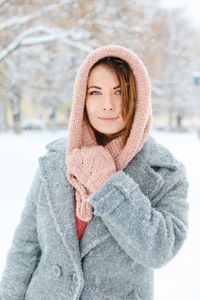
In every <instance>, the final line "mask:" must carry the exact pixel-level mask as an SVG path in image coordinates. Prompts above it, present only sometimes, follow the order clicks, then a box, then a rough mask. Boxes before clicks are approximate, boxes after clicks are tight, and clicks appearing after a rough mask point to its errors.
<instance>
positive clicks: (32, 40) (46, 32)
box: [0, 25, 91, 61]
mask: <svg viewBox="0 0 200 300" xmlns="http://www.w3.org/2000/svg"><path fill="white" fill-rule="evenodd" d="M38 33H42V35H39V36H36V37H34V34H38ZM55 41H61V42H64V43H67V44H68V45H70V46H73V47H76V48H78V49H81V50H82V51H84V52H89V51H91V48H90V47H88V46H85V45H83V44H82V43H78V42H77V41H73V40H72V39H71V38H70V36H69V32H65V31H63V30H61V29H58V28H57V29H55V28H53V29H50V28H48V27H45V26H42V25H39V26H36V27H33V28H29V29H26V30H25V31H24V32H22V33H21V34H20V35H19V36H18V37H17V38H16V39H15V40H14V41H13V42H11V43H10V44H9V45H8V46H7V47H6V48H5V49H3V50H2V51H0V61H1V60H3V59H5V58H6V57H7V56H8V55H9V54H10V53H11V52H13V51H14V50H15V49H16V48H18V47H21V46H32V45H36V44H42V43H50V42H55Z"/></svg>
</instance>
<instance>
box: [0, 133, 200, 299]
mask: <svg viewBox="0 0 200 300" xmlns="http://www.w3.org/2000/svg"><path fill="white" fill-rule="evenodd" d="M66 135H67V130H62V131H61V130H59V131H52V132H50V131H47V130H46V131H31V132H26V131H24V132H23V133H22V134H21V135H19V136H18V135H16V134H14V133H11V132H7V133H1V134H0V166H1V168H0V178H1V195H2V196H1V199H2V200H1V202H0V245H1V247H0V277H1V275H2V271H3V269H4V266H5V261H6V255H7V252H8V250H9V248H10V245H11V240H12V237H13V234H14V230H15V227H16V225H17V224H18V222H19V220H20V214H21V211H22V209H23V205H24V202H25V197H26V195H27V193H28V191H29V188H30V185H31V183H32V179H33V175H34V172H35V170H36V168H37V164H38V158H39V157H40V156H42V155H43V154H44V153H45V152H46V149H45V145H46V144H47V143H49V142H51V141H53V140H55V139H58V138H60V137H64V136H66ZM152 136H153V137H155V138H156V140H157V141H158V142H160V143H161V144H163V145H164V146H166V147H168V149H170V151H171V152H172V153H173V154H174V155H175V156H176V157H177V158H178V159H179V160H181V161H182V162H183V163H184V164H185V166H186V171H187V174H188V179H189V183H190V188H189V196H188V201H189V205H190V211H189V232H188V237H187V239H186V241H185V243H184V245H183V247H182V249H181V251H180V252H179V253H178V255H177V256H176V257H175V258H174V259H173V260H172V261H171V262H169V263H168V264H167V265H166V266H164V267H163V268H160V269H156V270H155V300H179V299H181V300H188V299H190V300H199V299H200V289H199V286H198V284H199V277H198V274H197V272H198V270H199V269H200V260H199V253H200V243H198V237H199V228H200V218H199V208H200V204H199V203H198V199H199V197H198V192H199V188H198V184H199V181H198V175H199V167H200V163H199V154H200V139H198V138H197V135H196V134H195V133H182V134H180V133H179V134H178V133H169V132H158V131H152Z"/></svg>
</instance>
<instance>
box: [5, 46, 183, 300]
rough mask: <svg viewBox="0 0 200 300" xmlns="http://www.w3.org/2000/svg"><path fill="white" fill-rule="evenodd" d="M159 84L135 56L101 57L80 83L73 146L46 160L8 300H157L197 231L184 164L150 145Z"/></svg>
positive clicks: (23, 228)
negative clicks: (157, 278)
mask: <svg viewBox="0 0 200 300" xmlns="http://www.w3.org/2000/svg"><path fill="white" fill-rule="evenodd" d="M151 125H152V108H151V90H150V81H149V77H148V74H147V71H146V68H145V66H144V64H143V62H142V61H141V60H140V59H139V57H138V56H137V55H136V54H134V53H133V52H132V51H131V50H129V49H127V48H125V47H121V46H118V45H107V46H103V47H101V48H98V49H96V50H94V51H92V52H91V53H90V54H89V55H88V56H87V57H86V58H85V60H84V62H83V63H82V65H81V66H80V68H79V70H78V72H77V76H76V79H75V85H74V92H73V101H72V108H71V115H70V123H69V134H68V138H66V137H64V138H61V139H58V140H56V141H53V142H51V143H50V144H48V145H47V146H46V148H47V150H48V151H47V153H45V154H44V155H43V156H42V157H40V158H39V166H38V170H37V172H36V174H35V177H34V180H33V183H32V186H31V189H30V192H29V194H28V196H27V199H26V204H25V207H24V210H23V212H22V216H21V221H20V223H19V225H18V226H17V228H16V232H15V234H14V237H13V242H12V246H11V249H10V251H9V253H8V256H7V263H6V267H5V270H4V273H3V276H2V280H1V284H0V299H1V300H22V299H28V300H47V299H48V300H76V299H77V300H78V299H81V300H94V299H95V300H106V299H107V300H108V299H110V300H123V299H124V300H125V299H132V300H152V299H153V294H154V293H153V291H154V289H153V285H154V269H155V268H160V267H162V266H164V265H166V264H167V263H168V262H169V261H170V260H171V259H172V258H173V257H174V256H175V255H176V254H177V253H178V251H179V250H180V248H181V246H182V244H183V242H184V240H185V238H186V236H187V228H188V202H187V192H188V180H187V176H186V174H185V168H184V166H183V164H182V163H181V162H180V161H179V160H177V159H176V158H175V157H174V156H173V155H172V154H171V152H170V151H169V150H168V149H166V148H165V147H163V146H162V145H160V144H159V143H158V142H157V141H155V139H153V138H152V137H151V135H150V128H151Z"/></svg>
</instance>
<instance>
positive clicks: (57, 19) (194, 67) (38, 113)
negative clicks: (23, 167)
mask: <svg viewBox="0 0 200 300" xmlns="http://www.w3.org/2000/svg"><path fill="white" fill-rule="evenodd" d="M106 44H119V45H121V46H125V47H127V48H129V49H131V50H132V51H134V52H135V53H136V54H137V55H138V56H139V57H140V58H141V59H142V60H143V61H144V64H145V66H146V67H147V70H148V73H149V76H150V79H151V83H152V103H153V115H154V126H155V127H156V129H160V130H169V131H179V132H183V131H185V132H186V131H187V132H189V131H196V132H197V133H199V132H200V129H199V128H200V72H199V71H200V55H199V54H200V43H199V28H195V27H194V26H193V25H192V24H191V22H190V21H189V20H188V17H187V16H186V12H185V9H182V8H176V9H172V10H167V9H164V8H162V7H161V6H160V5H159V1H158V0H152V1H147V0H146V1H144V0H143V1H139V0H126V1H121V0H110V1H99V0H84V1H81V0H64V1H62V0H57V1H50V0H42V1H41V0H24V1H21V0H15V1H9V0H0V132H5V131H8V130H11V131H13V132H15V133H16V134H20V133H21V132H22V131H23V130H30V129H38V130H42V129H47V128H49V129H51V130H54V129H57V128H59V129H62V128H67V125H68V119H69V115H70V107H71V101H72V93H73V83H74V78H75V75H76V72H77V70H78V67H79V66H80V64H81V63H82V61H83V60H84V58H85V57H86V55H87V54H88V53H89V52H90V51H91V50H93V49H95V48H98V47H100V46H103V45H106ZM199 136H200V133H199Z"/></svg>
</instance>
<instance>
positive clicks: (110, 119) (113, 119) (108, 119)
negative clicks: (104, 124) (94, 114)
mask: <svg viewBox="0 0 200 300" xmlns="http://www.w3.org/2000/svg"><path fill="white" fill-rule="evenodd" d="M98 119H100V120H102V121H108V122H109V121H115V120H117V119H119V117H117V118H100V117H99V118H98Z"/></svg>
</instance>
